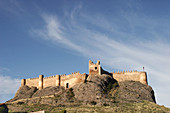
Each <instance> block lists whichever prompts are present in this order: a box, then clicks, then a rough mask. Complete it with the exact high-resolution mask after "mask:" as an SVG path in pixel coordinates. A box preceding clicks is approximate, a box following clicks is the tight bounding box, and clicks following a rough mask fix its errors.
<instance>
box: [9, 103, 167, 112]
mask: <svg viewBox="0 0 170 113" xmlns="http://www.w3.org/2000/svg"><path fill="white" fill-rule="evenodd" d="M14 106H15V107H18V106H20V107H21V106H22V107H23V108H29V110H28V111H27V112H30V111H40V110H45V111H46V113H51V112H55V113H65V112H66V111H68V112H69V113H75V112H83V113H86V112H87V113H88V112H97V113H113V112H126V113H136V112H140V113H153V112H154V113H164V112H166V113H168V112H169V113H170V108H166V107H164V106H160V105H157V104H155V103H152V102H148V101H143V102H141V103H115V104H114V106H107V105H106V106H100V107H99V106H96V105H86V106H74V107H55V106H49V105H39V104H35V105H26V104H22V105H14ZM11 112H12V111H11ZM23 112H24V111H23Z"/></svg>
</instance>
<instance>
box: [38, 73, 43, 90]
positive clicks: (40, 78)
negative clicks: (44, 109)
mask: <svg viewBox="0 0 170 113" xmlns="http://www.w3.org/2000/svg"><path fill="white" fill-rule="evenodd" d="M43 78H44V75H39V90H40V89H43Z"/></svg>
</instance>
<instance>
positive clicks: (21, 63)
mask: <svg viewBox="0 0 170 113" xmlns="http://www.w3.org/2000/svg"><path fill="white" fill-rule="evenodd" d="M169 4H170V1H169V0H164V1H162V0H128V1H125V0H108V1H104V0H86V1H85V0H82V1H81V0H61V1H59V0H50V1H47V0H41V1H35V0H29V1H26V0H8V1H7V0H0V81H1V82H0V102H4V101H6V100H8V99H10V98H12V97H13V96H14V94H15V92H16V90H17V89H18V88H19V86H20V80H21V79H22V78H33V77H37V76H38V75H39V74H44V75H45V76H52V75H56V74H70V73H72V72H77V71H79V72H81V73H84V72H85V73H88V61H89V60H90V59H91V60H93V61H94V62H96V61H97V60H100V61H101V65H102V67H103V68H104V69H106V70H108V71H110V72H113V71H118V70H119V71H121V70H122V71H123V70H138V71H142V67H143V66H144V67H145V71H146V72H147V74H148V80H149V85H150V86H152V88H153V89H154V91H155V95H156V100H157V103H158V104H160V105H165V106H168V107H170V103H169V101H170V100H169V95H170V87H169V81H170V75H169V67H170V38H169V37H170V32H169V31H170V21H169V20H170V13H169V12H170V7H169Z"/></svg>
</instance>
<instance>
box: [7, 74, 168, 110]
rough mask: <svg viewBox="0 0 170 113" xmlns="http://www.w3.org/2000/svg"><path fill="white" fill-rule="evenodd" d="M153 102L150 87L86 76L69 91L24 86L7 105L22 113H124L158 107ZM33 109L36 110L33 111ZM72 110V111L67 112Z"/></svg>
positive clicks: (109, 77) (60, 88)
mask: <svg viewBox="0 0 170 113" xmlns="http://www.w3.org/2000/svg"><path fill="white" fill-rule="evenodd" d="M155 103H156V101H155V96H154V91H153V90H152V88H151V87H150V86H148V85H145V84H142V83H140V82H134V81H125V82H120V83H118V82H117V81H116V80H114V79H113V78H112V77H111V76H110V75H106V74H104V75H100V76H89V77H88V78H87V80H86V81H85V82H84V83H80V84H77V85H75V86H73V87H72V88H70V89H65V88H64V87H61V86H56V87H46V88H44V89H42V90H38V89H37V88H35V87H31V88H30V87H28V86H23V87H20V88H19V90H18V91H17V93H16V95H15V97H14V98H13V99H11V100H9V101H7V102H6V104H7V106H8V109H9V110H10V111H22V112H25V111H37V110H46V111H55V110H56V109H58V111H61V110H62V109H67V111H75V112H78V111H76V110H78V109H79V108H80V109H81V110H82V112H92V111H93V110H94V109H93V108H95V107H99V108H98V109H100V108H101V109H102V110H105V107H106V106H107V107H106V110H108V112H109V109H110V111H112V110H113V109H114V110H116V109H117V110H118V111H119V109H120V110H124V108H126V109H130V108H129V107H132V108H131V109H134V110H139V109H137V108H135V106H138V105H139V106H140V107H139V108H140V110H141V109H144V108H145V107H144V108H142V106H144V105H145V104H146V105H147V106H158V105H156V104H155ZM44 105H45V106H46V107H44ZM34 106H37V107H35V108H34ZM82 106H83V107H82ZM86 107H87V108H88V107H90V108H89V109H88V110H90V109H92V111H87V109H86ZM121 107H122V108H121ZM36 108H37V109H36ZM71 108H73V109H75V110H70V109H71ZM153 108H154V107H153ZM155 108H157V107H155ZM111 109H112V110H111ZM81 110H80V111H81ZM84 110H85V111H84ZM145 110H146V109H145ZM148 110H149V109H148ZM155 110H157V109H155ZM159 110H164V111H168V110H169V111H170V109H168V108H164V107H162V108H161V107H160V109H159ZM97 112H98V111H97ZM115 112H116V111H115ZM156 112H157V111H156Z"/></svg>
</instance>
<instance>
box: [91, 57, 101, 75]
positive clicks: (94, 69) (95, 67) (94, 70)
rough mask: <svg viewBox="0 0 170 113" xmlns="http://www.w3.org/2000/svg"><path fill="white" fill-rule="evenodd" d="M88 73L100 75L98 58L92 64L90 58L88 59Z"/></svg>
mask: <svg viewBox="0 0 170 113" xmlns="http://www.w3.org/2000/svg"><path fill="white" fill-rule="evenodd" d="M89 75H92V76H93V75H101V66H100V61H99V60H98V61H97V63H96V64H94V63H93V62H92V61H91V60H90V61H89Z"/></svg>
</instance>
